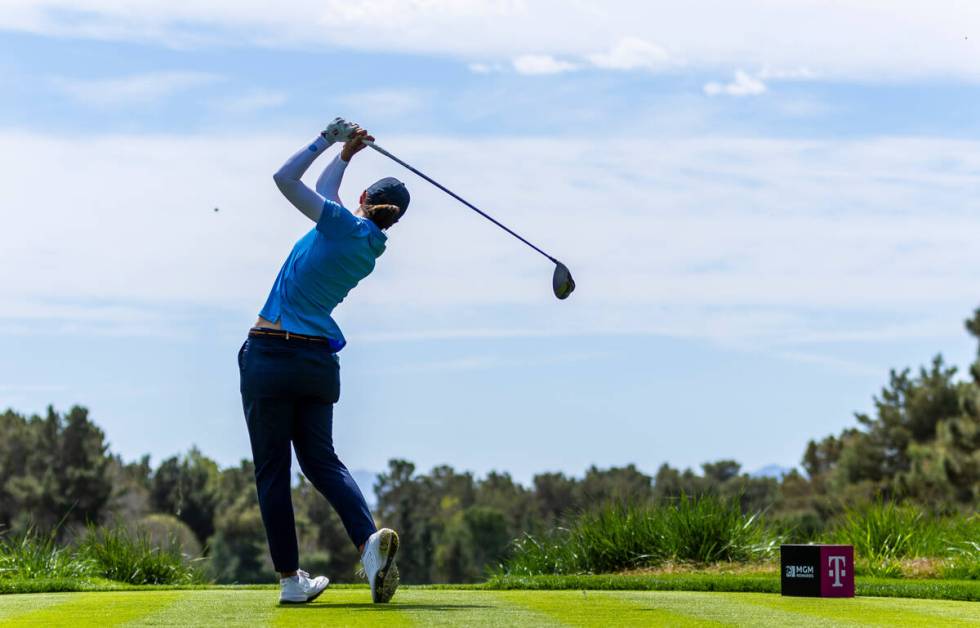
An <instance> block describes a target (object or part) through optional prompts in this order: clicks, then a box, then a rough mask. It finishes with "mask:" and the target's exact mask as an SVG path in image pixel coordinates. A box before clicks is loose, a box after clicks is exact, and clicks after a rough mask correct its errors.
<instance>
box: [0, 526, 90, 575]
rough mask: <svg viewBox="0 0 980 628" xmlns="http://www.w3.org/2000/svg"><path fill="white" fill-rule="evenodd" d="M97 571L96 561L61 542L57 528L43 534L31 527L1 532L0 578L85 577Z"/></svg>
mask: <svg viewBox="0 0 980 628" xmlns="http://www.w3.org/2000/svg"><path fill="white" fill-rule="evenodd" d="M94 573H95V566H94V564H93V563H92V562H91V561H88V560H85V559H82V558H79V557H78V556H75V555H74V553H73V552H72V551H71V550H70V549H68V548H65V547H61V546H59V545H58V543H57V541H56V540H55V533H54V532H52V533H50V534H40V533H39V532H37V531H36V530H34V529H33V528H28V529H27V530H26V531H25V532H23V533H20V534H9V535H4V536H0V579H10V580H32V579H38V578H47V579H55V578H68V579H83V578H87V577H90V576H92V575H93V574H94Z"/></svg>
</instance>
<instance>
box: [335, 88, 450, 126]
mask: <svg viewBox="0 0 980 628" xmlns="http://www.w3.org/2000/svg"><path fill="white" fill-rule="evenodd" d="M430 97H431V96H430V94H429V93H428V92H426V91H424V90H420V89H386V88H382V89H368V90H363V91H358V92H353V93H350V94H346V95H344V96H342V97H340V98H338V102H340V103H341V104H342V105H343V106H344V107H346V109H345V111H348V112H349V113H347V114H345V115H347V116H348V117H349V118H351V119H353V120H360V119H369V118H373V119H375V120H389V119H391V118H397V117H399V116H406V115H409V114H413V113H418V112H419V111H421V110H423V109H425V107H426V104H427V103H428V102H429V98H430Z"/></svg>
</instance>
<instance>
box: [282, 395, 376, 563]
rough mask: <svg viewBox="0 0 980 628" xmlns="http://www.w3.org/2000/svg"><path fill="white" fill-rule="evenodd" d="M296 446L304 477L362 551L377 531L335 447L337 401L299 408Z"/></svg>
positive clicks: (317, 400) (313, 400)
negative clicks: (322, 497) (334, 419)
mask: <svg viewBox="0 0 980 628" xmlns="http://www.w3.org/2000/svg"><path fill="white" fill-rule="evenodd" d="M293 438H294V440H293V444H294V446H295V447H296V458H297V460H299V466H300V468H301V469H302V470H303V474H304V475H305V476H306V477H307V479H309V480H310V482H311V483H312V484H313V486H314V487H316V489H317V490H318V491H320V493H322V494H323V496H324V497H326V498H327V501H329V502H330V505H331V506H333V508H334V510H335V511H337V514H338V515H340V520H341V521H342V522H343V523H344V528H346V530H347V535H348V536H349V537H350V540H351V541H353V543H354V545H355V546H356V547H358V548H360V547H361V546H362V545H363V544H364V542H365V541H367V539H368V537H369V536H371V535H372V534H374V533H375V532H376V531H377V527H376V526H375V525H374V519H373V518H372V517H371V510H370V509H369V508H368V505H367V502H365V501H364V495H363V494H361V489H360V488H358V486H357V482H355V481H354V478H353V477H351V474H350V472H349V471H348V470H347V467H346V466H344V463H343V462H341V461H340V458H338V457H337V454H336V452H335V451H334V448H333V402H332V401H331V400H329V399H323V398H308V399H305V400H303V401H301V402H299V403H298V404H297V405H296V418H295V423H294V427H293Z"/></svg>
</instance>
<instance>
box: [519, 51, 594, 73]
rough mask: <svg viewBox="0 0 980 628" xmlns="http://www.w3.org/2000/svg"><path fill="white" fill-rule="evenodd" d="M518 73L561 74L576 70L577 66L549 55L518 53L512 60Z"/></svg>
mask: <svg viewBox="0 0 980 628" xmlns="http://www.w3.org/2000/svg"><path fill="white" fill-rule="evenodd" d="M513 65H514V70H516V71H517V73H518V74H561V73H562V72H571V71H573V70H577V69H578V66H577V65H576V64H574V63H569V62H568V61H561V60H559V59H556V58H554V57H552V56H551V55H520V56H518V57H515V58H514V60H513Z"/></svg>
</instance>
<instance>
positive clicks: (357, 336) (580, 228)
mask: <svg viewBox="0 0 980 628" xmlns="http://www.w3.org/2000/svg"><path fill="white" fill-rule="evenodd" d="M825 4H826V3H819V2H810V1H806V0H798V1H795V2H785V1H784V2H770V1H757V2H751V3H731V2H728V3H722V2H710V1H707V0H699V1H697V2H691V3H685V6H684V7H677V6H674V5H673V3H646V4H644V6H643V7H635V6H633V3H618V2H612V3H603V4H601V5H599V4H597V3H596V4H592V3H584V2H582V3H578V2H576V3H549V2H536V3H531V2H521V1H518V0H512V1H506V2H486V3H456V2H449V1H435V2H427V3H406V2H389V1H385V0H368V1H365V2H361V3H340V2H297V3H293V4H291V6H290V11H289V12H288V13H286V12H283V13H281V14H275V15H270V14H268V13H267V6H266V5H265V3H259V2H234V3H233V2H224V1H216V2H209V3H206V5H205V6H202V7H197V6H191V5H189V4H187V5H184V4H182V3H168V2H156V1H152V0H148V1H147V2H144V3H141V4H140V7H139V8H138V9H135V10H130V9H127V8H125V7H124V5H123V4H120V3H118V2H112V1H110V0H85V1H82V0H79V1H75V2H68V1H65V0H37V1H26V0H15V1H14V2H11V3H9V5H5V8H4V9H3V10H2V11H0V87H2V90H3V93H4V98H3V99H0V146H2V150H0V171H2V172H3V173H4V174H3V179H2V181H3V185H2V186H0V218H2V220H3V224H4V225H5V228H4V229H2V230H0V262H2V263H0V280H2V282H3V285H4V287H5V307H4V308H3V309H2V310H3V311H0V356H2V357H3V359H2V360H0V407H13V408H14V409H17V410H19V411H23V412H41V411H43V409H44V407H45V406H46V405H47V404H48V403H54V404H55V405H56V406H58V407H61V408H64V407H66V406H68V405H70V404H72V403H80V404H83V405H86V406H88V407H90V409H91V410H92V413H93V416H94V418H95V420H96V421H97V422H99V424H100V425H102V426H103V427H104V428H105V430H106V432H107V434H108V437H109V439H110V441H111V442H112V447H113V449H114V450H115V451H118V452H120V453H122V454H123V455H124V456H125V457H127V458H133V457H136V456H138V455H140V454H142V453H144V452H146V453H150V454H152V455H153V457H154V459H155V460H160V459H161V458H162V457H165V456H168V455H172V454H174V453H177V452H181V451H186V450H187V449H188V448H189V447H190V446H191V445H193V444H196V445H198V446H199V447H201V449H203V450H204V451H205V452H206V453H208V454H209V455H212V456H214V457H216V458H217V459H218V460H219V461H220V462H222V463H223V464H231V463H234V462H236V461H237V460H238V459H240V458H241V457H243V456H246V455H247V454H248V448H247V439H246V436H245V433H244V425H243V420H242V417H241V409H240V402H239V399H238V389H237V370H236V368H235V362H234V355H235V353H236V351H237V348H238V346H239V345H240V344H241V342H242V340H243V338H244V333H245V331H246V329H247V328H248V326H249V325H250V324H251V323H252V322H253V320H254V317H255V313H256V311H257V310H258V308H259V307H260V305H261V303H262V302H263V300H264V298H265V295H266V293H267V291H268V288H269V286H270V284H271V282H272V280H273V279H274V277H275V274H276V272H277V271H278V268H279V265H280V264H281V262H282V260H283V259H284V257H285V255H286V254H287V252H288V250H289V248H290V246H291V245H292V242H293V241H294V240H295V239H296V238H298V237H299V236H300V235H301V234H302V233H303V232H304V230H305V229H307V228H308V226H309V225H308V223H307V222H306V221H305V220H306V219H305V218H303V217H302V216H301V215H300V214H299V213H298V212H296V211H295V210H293V209H292V208H291V207H290V206H289V205H288V204H287V203H286V202H285V201H283V200H282V199H281V198H280V197H279V196H278V192H277V191H276V189H275V187H274V186H273V185H272V182H271V173H272V172H273V171H274V170H275V169H276V168H277V167H278V165H279V164H280V163H281V161H282V160H283V159H284V158H285V157H287V156H288V155H289V154H291V152H292V151H293V150H295V148H296V147H298V146H301V145H302V144H303V143H305V142H306V141H308V139H309V138H311V137H312V136H313V135H314V134H315V133H316V132H317V131H318V130H319V129H320V128H322V126H323V125H324V124H325V122H326V121H328V120H329V119H331V118H333V117H334V116H335V115H344V116H346V117H349V118H350V119H353V120H356V121H358V122H360V123H361V124H362V125H364V126H365V127H367V128H369V129H370V130H372V131H373V132H374V133H375V135H376V136H377V137H378V142H379V143H381V144H382V145H384V146H386V147H387V148H389V149H390V150H392V151H393V152H395V153H396V154H398V155H400V156H402V157H403V158H405V159H406V160H408V161H409V162H412V163H414V164H416V165H417V166H419V167H420V168H421V169H423V170H424V171H427V172H429V173H430V174H432V175H434V176H435V177H436V178H437V179H439V180H441V181H443V182H445V183H446V184H448V185H449V186H450V187H452V188H454V189H456V190H457V191H459V192H461V193H463V194H464V196H467V197H469V198H471V199H472V200H473V201H474V202H476V203H477V204H479V205H481V206H485V207H486V208H487V209H489V210H491V211H492V212H493V213H494V214H495V215H497V216H498V217H499V218H501V219H502V220H504V221H505V222H506V223H508V224H510V225H512V226H513V227H515V228H517V229H518V230H519V231H520V232H522V233H524V234H526V235H527V236H528V237H529V238H530V239H531V240H532V241H534V242H536V243H538V244H540V245H541V246H543V247H544V248H545V249H547V250H549V251H552V252H553V253H554V254H555V255H556V256H557V257H559V258H560V259H562V260H563V261H565V262H566V263H567V264H568V265H569V267H570V268H571V269H572V271H573V272H574V274H575V277H576V280H577V282H578V284H579V288H578V290H577V292H576V293H575V294H574V295H573V296H572V297H571V298H570V299H569V300H568V301H565V302H557V301H555V300H554V298H553V297H551V296H550V290H549V284H550V268H549V267H548V265H547V263H544V262H543V261H542V260H540V258H538V257H537V256H535V255H534V254H533V253H530V252H528V251H525V250H524V249H523V248H522V246H521V245H520V244H519V243H516V242H512V241H510V240H509V239H508V238H507V237H506V236H504V235H503V234H501V233H498V232H497V231H496V230H494V229H492V228H490V227H489V225H486V224H484V223H483V222H481V219H479V218H478V217H475V216H473V215H471V214H470V213H469V212H467V211H466V210H465V209H463V208H462V207H460V206H458V205H457V204H455V202H454V201H452V200H451V199H449V198H448V197H445V196H444V195H442V194H441V193H440V192H438V191H437V190H434V189H431V188H429V187H428V186H427V185H426V184H424V183H423V182H421V181H419V180H417V179H414V178H413V177H412V175H410V174H408V173H403V172H400V171H399V170H398V168H397V167H396V166H394V165H393V164H390V163H388V162H386V161H384V160H383V158H381V157H380V156H377V155H374V154H367V153H365V154H362V155H360V156H358V158H357V160H356V161H355V163H354V164H353V165H352V166H351V168H350V169H349V170H348V174H347V177H346V179H345V183H344V186H343V187H342V189H341V195H342V198H343V199H344V200H345V201H347V202H348V205H352V204H353V202H354V200H355V199H356V196H357V194H358V193H359V191H360V190H361V189H363V187H364V186H365V185H366V184H368V183H370V182H371V181H373V180H374V179H375V178H377V177H379V176H384V175H389V174H394V175H395V176H399V177H402V178H404V180H406V181H407V182H408V184H409V186H410V188H411V190H412V193H413V208H412V213H411V215H410V217H409V219H408V220H406V221H405V222H404V223H403V224H399V225H398V227H397V228H396V229H393V230H392V233H391V241H390V246H389V249H388V251H387V252H386V253H385V255H384V257H383V258H382V259H381V260H379V265H378V269H377V271H376V273H375V275H374V276H372V277H371V278H370V279H369V280H367V281H366V282H364V283H363V284H362V285H361V286H359V287H358V288H357V289H356V290H355V291H354V292H353V293H352V294H351V296H350V298H349V299H348V301H347V302H345V303H344V304H342V305H341V307H340V308H339V309H338V311H337V313H336V315H337V318H338V321H339V322H340V323H341V325H342V327H343V328H344V330H345V332H346V333H347V336H348V337H349V339H350V345H349V347H348V348H347V349H345V350H344V352H343V353H342V363H343V372H342V377H343V394H342V400H341V403H340V405H339V407H338V409H337V421H336V432H337V434H336V440H337V442H338V446H339V448H340V451H341V454H342V456H343V457H344V458H345V460H346V461H347V462H348V464H349V466H351V467H353V468H363V469H374V470H379V469H382V468H384V465H385V463H386V460H387V459H388V458H391V457H403V458H407V459H410V460H413V461H415V462H416V463H417V464H418V465H419V466H420V467H422V468H428V467H431V466H432V465H434V464H439V463H449V464H452V465H453V466H456V467H460V468H467V469H472V470H474V471H476V472H479V473H483V472H485V471H488V470H490V469H494V468H496V469H504V470H508V471H510V472H512V473H513V474H514V475H515V477H517V478H518V479H521V480H528V479H530V477H531V476H532V475H533V474H534V473H535V472H539V471H545V470H562V471H565V472H568V473H573V474H579V473H581V472H582V471H583V470H584V469H585V468H586V467H587V466H588V465H590V464H596V465H599V466H609V465H622V464H627V463H630V462H635V463H637V464H638V466H640V468H642V469H644V470H646V471H648V472H653V471H655V470H656V468H657V466H659V464H660V463H662V462H665V461H666V462H670V463H671V464H673V465H680V466H696V465H698V464H700V463H701V462H704V461H707V460H712V459H716V458H720V457H735V458H737V459H738V460H740V461H742V462H743V463H744V464H745V466H746V467H747V468H748V469H753V468H757V467H761V466H763V465H766V464H769V463H778V464H781V465H786V466H791V465H794V464H796V463H797V462H798V460H799V458H800V455H801V453H802V451H803V447H804V446H805V443H806V441H807V440H808V439H810V438H816V437H821V436H823V435H825V434H827V433H830V432H835V431H838V430H839V429H841V428H842V427H844V426H847V425H851V424H852V423H853V419H852V413H853V412H854V411H866V410H868V409H869V408H870V406H871V396H872V395H873V394H874V393H875V392H877V390H878V388H879V387H880V385H881V384H882V383H883V382H884V381H885V379H886V377H887V372H888V369H889V368H892V367H903V366H907V365H918V364H921V363H924V362H926V361H927V360H928V359H929V358H930V357H931V356H932V355H933V354H934V353H936V352H940V351H941V352H943V353H944V355H946V357H947V359H948V360H949V361H950V362H952V363H954V364H958V365H961V366H965V365H966V364H968V363H969V361H970V360H971V359H972V355H973V354H974V350H975V347H973V346H972V345H971V342H970V340H969V339H968V337H967V336H966V334H965V332H963V331H962V319H964V318H965V317H966V316H967V315H968V314H969V312H970V311H971V310H972V309H973V308H974V307H976V306H977V295H976V286H977V280H976V271H975V269H976V268H978V266H980V247H976V246H975V240H976V236H975V234H976V233H977V228H978V227H980V218H978V209H980V200H978V199H980V195H978V192H980V185H978V184H980V150H978V149H980V116H978V115H977V114H976V112H977V111H978V105H980V66H978V65H977V64H976V59H977V58H978V53H980V48H978V45H980V32H978V31H980V29H978V28H977V27H978V26H980V9H976V8H972V7H967V6H965V5H963V3H958V2H952V1H951V2H945V3H943V2H940V3H933V4H931V5H930V6H929V7H925V8H923V7H920V6H919V5H918V4H917V3H912V2H889V3H881V2H876V1H871V0H868V1H856V2H852V3H848V4H847V6H846V7H845V6H843V5H840V6H833V7H827V6H824V5H825ZM312 176H315V175H314V174H313V173H312V172H311V177H312ZM214 207H220V209H221V211H220V212H218V213H215V212H214V211H213V208H214Z"/></svg>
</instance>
